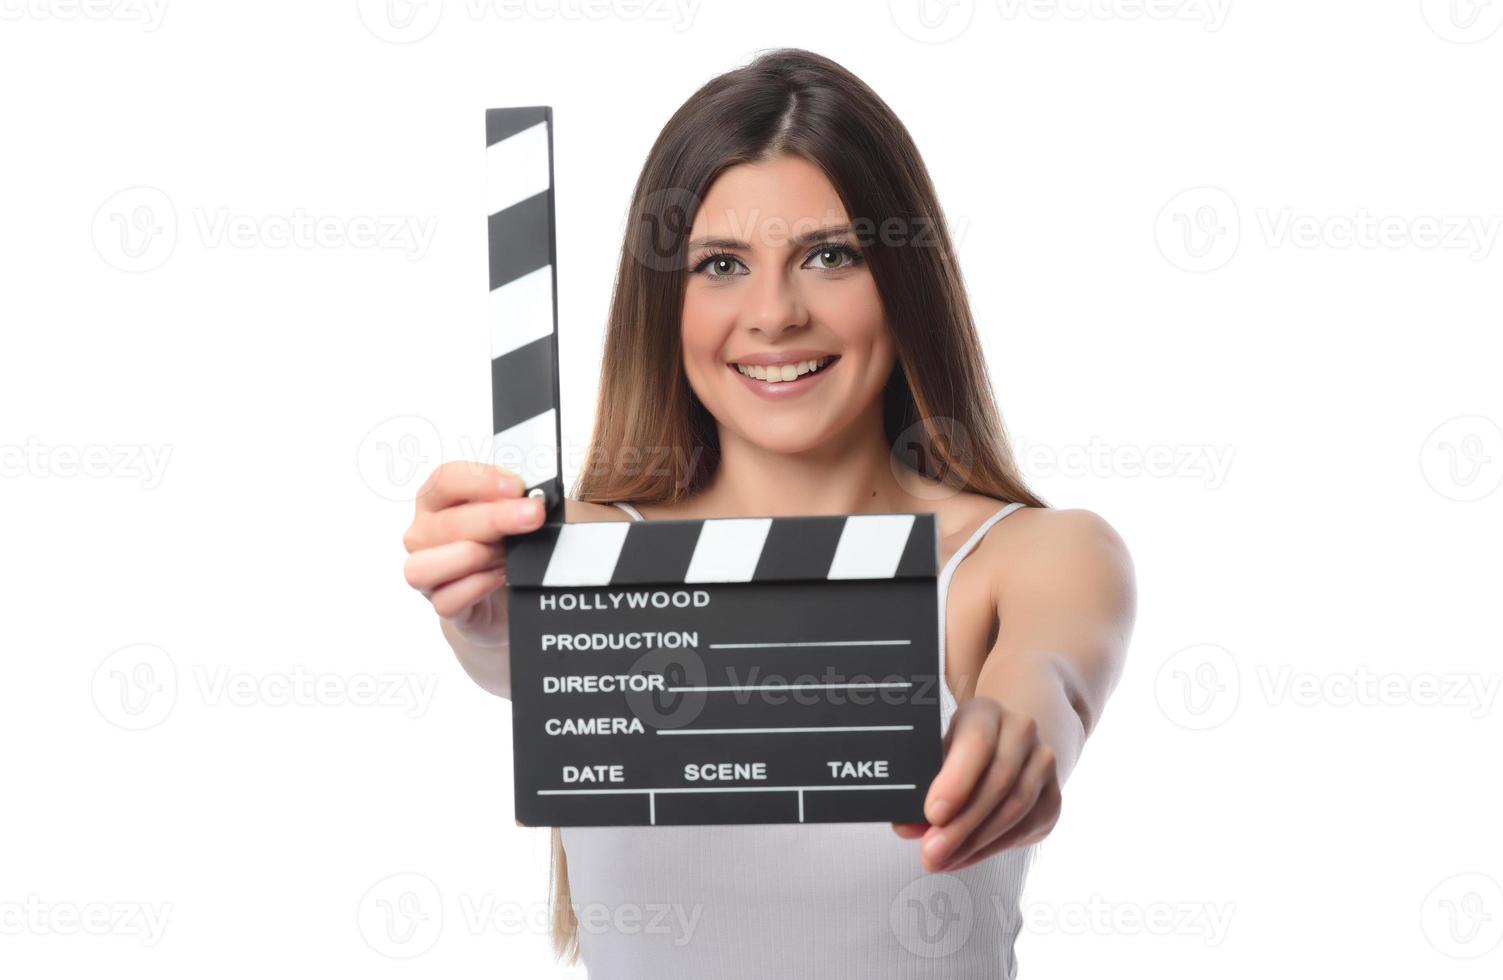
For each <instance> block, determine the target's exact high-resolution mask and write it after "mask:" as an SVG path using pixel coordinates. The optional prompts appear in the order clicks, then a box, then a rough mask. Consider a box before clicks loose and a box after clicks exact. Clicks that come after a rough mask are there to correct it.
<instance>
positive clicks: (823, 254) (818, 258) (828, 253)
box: [806, 245, 857, 270]
mask: <svg viewBox="0 0 1503 980" xmlns="http://www.w3.org/2000/svg"><path fill="white" fill-rule="evenodd" d="M808 261H809V262H813V263H814V266H813V268H816V269H825V270H834V269H843V268H845V267H847V266H852V265H855V264H856V261H857V259H856V253H855V252H854V251H853V250H852V249H850V248H848V247H846V246H844V245H830V246H828V247H826V248H821V249H819V250H818V251H816V252H815V253H814V254H813V255H811V256H809V260H808ZM806 264H807V263H806Z"/></svg>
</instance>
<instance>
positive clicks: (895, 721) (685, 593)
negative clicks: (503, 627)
mask: <svg viewBox="0 0 1503 980" xmlns="http://www.w3.org/2000/svg"><path fill="white" fill-rule="evenodd" d="M552 126H553V114H552V111H551V109H550V108H548V107H541V106H540V107H528V108H512V109H491V110H489V111H488V112H487V113H486V144H487V181H488V189H487V193H488V194H489V196H490V221H489V248H490V289H491V292H490V309H489V316H490V318H491V320H490V330H491V338H492V349H491V355H492V360H491V381H492V401H493V409H494V411H493V414H494V419H493V423H494V428H493V431H494V432H495V440H494V444H495V446H496V455H497V458H498V460H499V459H501V458H503V457H504V458H505V459H506V460H507V461H508V463H510V464H511V465H509V466H508V468H513V469H516V468H518V467H520V469H519V472H521V474H522V476H523V479H524V481H525V483H526V484H527V489H528V492H529V493H530V494H532V495H535V496H541V497H543V498H544V499H545V500H546V502H547V514H548V517H547V519H546V521H545V523H544V526H543V527H542V528H540V529H539V530H537V531H535V532H533V533H531V534H528V535H523V536H519V537H512V538H508V539H507V579H508V582H509V590H510V591H509V604H508V616H509V620H510V644H511V691H512V735H513V743H512V744H513V757H514V762H515V767H514V768H515V775H516V785H515V792H516V818H517V821H518V823H520V824H523V825H527V826H592V825H648V824H713V823H799V822H833V821H918V820H923V801H924V798H925V796H926V795H927V792H928V788H929V783H930V781H931V780H932V779H933V778H934V776H935V774H936V773H937V772H938V771H939V766H940V761H941V756H942V749H941V740H940V709H939V690H938V685H939V684H940V683H942V681H941V679H940V678H939V677H938V642H939V624H938V593H937V588H936V572H937V564H938V553H937V548H938V538H937V531H936V526H935V519H934V515H932V514H860V515H851V516H809V517H777V518H767V517H762V518H726V519H716V520H703V521H697V520H655V521H630V522H628V521H604V522H596V523H583V524H568V523H565V522H564V520H563V489H562V453H561V447H560V442H559V402H558V347H557V302H556V299H557V289H556V274H555V268H554V266H555V251H556V249H555V245H556V240H555V224H554V211H553V206H554V201H553V179H552V170H553V161H552Z"/></svg>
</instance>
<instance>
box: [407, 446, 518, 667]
mask: <svg viewBox="0 0 1503 980" xmlns="http://www.w3.org/2000/svg"><path fill="white" fill-rule="evenodd" d="M522 493H523V484H522V478H521V477H519V476H518V475H517V474H516V473H513V472H512V471H511V470H504V469H501V468H500V467H496V466H490V465H487V464H484V463H474V462H468V461H466V460H453V461H450V462H447V463H444V464H443V465H441V466H439V467H438V468H437V469H436V470H434V471H433V473H432V475H431V476H429V477H428V479H427V481H426V482H425V483H424V484H423V486H422V488H421V489H419V490H418V493H417V513H416V515H415V516H414V517H413V519H412V524H411V525H410V526H409V527H408V528H407V530H406V531H405V532H404V533H403V535H402V544H403V545H404V546H405V547H406V548H407V553H408V554H407V560H406V561H405V562H404V563H403V566H402V570H403V574H404V575H405V576H406V578H407V584H408V585H411V586H412V587H413V588H414V589H417V590H418V591H419V592H421V593H422V594H423V595H424V596H425V597H426V598H427V599H428V601H429V602H431V603H432V604H433V609H434V611H435V612H437V613H438V615H439V617H440V618H441V619H443V620H444V621H446V622H447V623H448V624H450V626H451V627H452V628H453V629H454V630H455V631H456V632H458V633H459V635H460V636H462V637H464V638H465V639H466V640H469V641H470V642H471V643H474V644H476V645H477V646H484V647H494V646H505V645H506V642H507V639H506V550H505V547H504V546H503V545H502V543H501V541H502V539H503V538H505V537H506V536H507V535H508V534H526V533H528V532H530V531H535V530H537V529H538V528H539V527H540V526H541V525H542V523H543V501H542V500H540V499H537V498H533V497H525V496H523V495H522Z"/></svg>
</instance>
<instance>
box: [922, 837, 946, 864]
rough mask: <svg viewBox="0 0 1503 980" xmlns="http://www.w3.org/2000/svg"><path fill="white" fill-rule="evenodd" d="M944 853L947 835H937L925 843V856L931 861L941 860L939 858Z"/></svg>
mask: <svg viewBox="0 0 1503 980" xmlns="http://www.w3.org/2000/svg"><path fill="white" fill-rule="evenodd" d="M944 852H945V835H944V834H935V835H934V836H933V837H931V838H929V839H928V840H926V841H924V855H925V856H926V857H928V858H929V860H930V861H934V860H937V859H938V858H939V856H940V855H941V854H943V853H944Z"/></svg>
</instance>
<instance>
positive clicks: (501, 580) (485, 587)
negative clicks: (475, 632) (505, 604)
mask: <svg viewBox="0 0 1503 980" xmlns="http://www.w3.org/2000/svg"><path fill="white" fill-rule="evenodd" d="M505 584H506V569H505V568H491V569H487V570H485V571H483V572H474V573H472V574H470V575H466V576H465V577H464V578H462V579H460V580H459V581H457V582H450V583H449V584H448V585H444V586H440V587H439V588H437V589H435V590H434V592H433V594H432V595H431V596H429V597H428V601H429V602H431V603H433V611H434V612H436V613H438V614H439V615H440V616H442V617H443V618H444V619H456V618H458V617H460V616H461V614H463V613H465V612H466V611H467V610H469V609H471V608H472V607H475V606H476V605H477V603H479V602H480V600H481V599H483V598H485V596H486V595H487V594H488V593H490V592H493V591H495V590H496V589H498V588H500V587H501V586H503V585H505ZM461 625H469V624H464V623H461Z"/></svg>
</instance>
